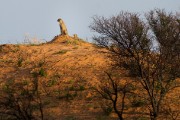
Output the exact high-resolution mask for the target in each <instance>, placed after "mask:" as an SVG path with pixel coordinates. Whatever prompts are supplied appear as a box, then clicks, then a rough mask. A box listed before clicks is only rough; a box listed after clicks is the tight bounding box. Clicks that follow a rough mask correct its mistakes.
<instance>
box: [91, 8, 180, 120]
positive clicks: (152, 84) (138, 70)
mask: <svg viewBox="0 0 180 120" xmlns="http://www.w3.org/2000/svg"><path fill="white" fill-rule="evenodd" d="M146 16H147V17H146V18H147V21H148V23H145V22H144V21H143V20H141V19H140V17H139V15H138V14H136V13H128V12H121V13H120V14H119V15H117V16H113V17H110V18H105V17H99V16H96V17H94V18H93V20H94V21H93V23H92V24H91V25H90V28H91V30H93V31H95V32H97V33H98V35H97V36H94V40H95V41H96V43H97V44H98V45H99V46H102V47H105V48H107V49H108V50H109V51H110V52H111V53H112V59H113V60H114V61H115V62H116V65H118V66H120V67H123V68H126V69H127V70H129V75H130V76H132V77H136V79H137V81H138V82H140V83H141V85H142V87H143V88H144V90H145V92H146V93H147V96H148V102H149V104H150V106H149V111H150V117H151V119H152V120H156V119H157V117H158V116H159V114H160V106H161V103H162V102H163V100H164V97H165V96H166V94H167V93H168V92H169V91H170V90H172V89H173V88H175V87H177V82H176V80H177V78H178V77H180V67H178V66H180V62H179V61H180V56H179V54H180V49H179V48H180V44H179V43H180V29H179V28H180V22H179V21H180V19H179V18H178V17H177V16H176V15H174V14H172V13H169V14H167V13H165V12H164V11H162V10H154V11H150V12H149V13H148V14H147V15H146ZM155 46H157V47H156V48H155Z"/></svg>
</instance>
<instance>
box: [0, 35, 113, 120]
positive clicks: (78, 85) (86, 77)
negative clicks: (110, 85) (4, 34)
mask: <svg viewBox="0 0 180 120" xmlns="http://www.w3.org/2000/svg"><path fill="white" fill-rule="evenodd" d="M106 52H107V51H106V50H104V49H102V48H98V47H96V46H94V45H93V44H90V43H87V42H85V41H82V40H80V39H74V38H73V37H70V36H57V37H55V38H54V39H53V40H52V41H51V42H49V43H45V44H41V45H33V44H31V45H10V44H9V45H1V46H0V73H1V74H0V82H1V85H3V82H4V81H8V80H12V79H13V80H16V81H22V80H29V79H33V74H34V73H40V72H39V71H41V73H40V74H39V76H38V80H39V84H40V91H41V92H42V95H44V96H46V97H44V101H45V103H47V105H46V106H45V107H44V111H45V117H46V118H49V119H57V120H63V119H71V118H74V117H75V118H78V119H98V118H97V117H99V116H100V115H101V114H102V111H101V109H100V108H99V107H98V105H97V103H96V102H93V100H92V97H93V92H92V91H93V89H91V88H92V87H93V86H94V85H95V84H96V82H97V81H98V79H99V78H100V76H102V74H104V73H103V71H106V70H107V69H108V68H109V65H110V63H111V62H110V60H109V59H108V57H107V55H106ZM67 95H70V97H68V98H66V97H67ZM47 96H49V97H47ZM52 96H55V97H52ZM61 98H62V99H61ZM67 99H68V100H67ZM99 112H100V114H99Z"/></svg>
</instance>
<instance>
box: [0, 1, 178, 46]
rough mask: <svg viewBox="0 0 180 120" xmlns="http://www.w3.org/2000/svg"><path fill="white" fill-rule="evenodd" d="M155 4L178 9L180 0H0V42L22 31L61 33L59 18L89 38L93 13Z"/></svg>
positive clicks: (15, 39) (19, 37) (46, 35)
mask: <svg viewBox="0 0 180 120" xmlns="http://www.w3.org/2000/svg"><path fill="white" fill-rule="evenodd" d="M154 8H160V9H165V10H166V11H168V12H169V11H172V12H176V11H180V0H0V44H4V43H21V42H23V41H24V39H25V35H29V36H30V37H36V38H38V39H44V40H45V41H50V40H51V39H52V38H53V37H54V36H56V35H58V34H59V33H60V30H59V26H58V22H57V19H58V18H62V19H63V20H64V22H65V24H66V26H67V29H68V32H69V34H70V35H73V34H77V35H78V36H79V37H80V38H82V39H86V40H88V41H91V37H92V35H93V33H92V32H91V31H90V29H89V27H88V26H89V25H90V23H91V22H92V17H93V16H94V15H99V16H105V17H108V16H111V15H116V14H118V13H119V12H120V11H122V10H124V11H129V12H139V13H140V14H144V13H145V12H147V11H150V10H152V9H154Z"/></svg>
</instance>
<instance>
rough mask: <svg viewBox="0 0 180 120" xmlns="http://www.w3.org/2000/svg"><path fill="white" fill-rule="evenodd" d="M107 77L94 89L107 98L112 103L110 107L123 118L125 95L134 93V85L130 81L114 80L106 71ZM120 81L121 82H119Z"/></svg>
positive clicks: (125, 102) (125, 103)
mask: <svg viewBox="0 0 180 120" xmlns="http://www.w3.org/2000/svg"><path fill="white" fill-rule="evenodd" d="M106 74H107V76H108V78H107V79H105V80H103V82H102V83H101V84H100V85H99V86H98V87H97V88H96V89H95V90H96V91H97V92H98V93H99V94H100V95H101V97H102V98H103V99H105V100H108V101H110V102H111V104H112V108H113V109H114V111H115V113H116V114H117V115H118V117H119V119H120V120H123V114H124V109H125V106H126V105H127V98H126V97H127V96H128V95H132V94H134V93H133V92H132V91H133V90H134V85H133V84H132V83H131V82H128V81H125V80H124V81H123V80H119V79H118V80H117V79H116V80H115V79H113V78H112V75H111V74H109V73H106ZM121 82H122V83H121Z"/></svg>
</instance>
